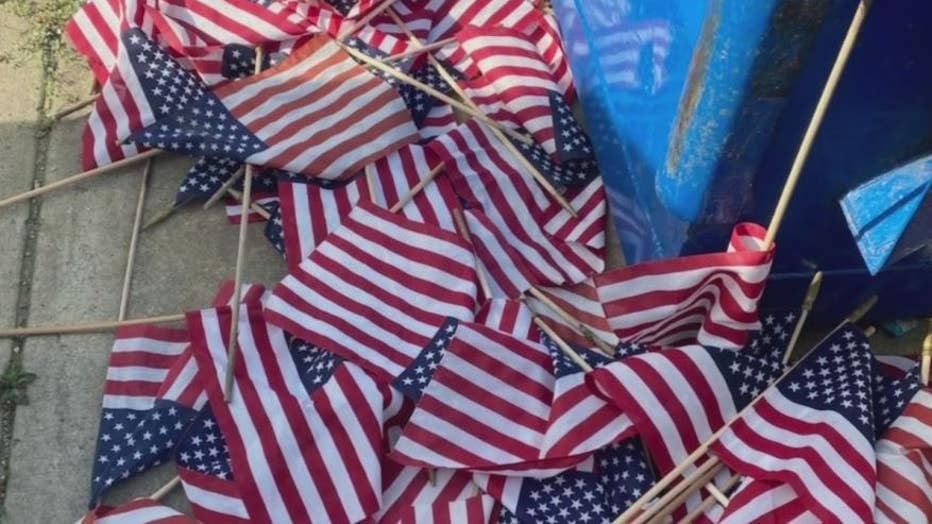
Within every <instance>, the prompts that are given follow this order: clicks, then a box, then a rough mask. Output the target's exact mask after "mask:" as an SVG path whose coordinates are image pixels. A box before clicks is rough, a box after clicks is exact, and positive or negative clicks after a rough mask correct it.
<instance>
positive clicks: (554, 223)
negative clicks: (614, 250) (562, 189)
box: [542, 176, 608, 256]
mask: <svg viewBox="0 0 932 524" xmlns="http://www.w3.org/2000/svg"><path fill="white" fill-rule="evenodd" d="M563 196H564V197H566V199H567V201H569V203H570V206H571V207H572V208H573V209H574V210H575V211H576V217H573V215H571V214H570V213H569V212H568V211H567V210H565V209H563V207H561V206H560V205H559V204H557V203H553V204H551V205H550V207H549V208H546V209H545V210H544V213H543V216H542V224H543V229H544V231H546V232H547V233H550V234H551V235H553V236H554V237H557V238H565V239H566V240H567V241H568V242H579V243H581V244H584V245H585V246H587V247H589V248H591V249H592V250H593V251H594V252H595V253H597V254H601V253H604V251H603V250H604V249H605V231H606V228H607V227H608V213H607V211H608V206H607V202H606V199H605V184H604V183H603V182H602V177H601V176H598V177H595V178H593V179H592V181H590V182H589V183H587V184H586V185H584V186H582V187H573V188H568V189H567V191H566V193H564V195H563ZM603 256H604V255H603Z"/></svg>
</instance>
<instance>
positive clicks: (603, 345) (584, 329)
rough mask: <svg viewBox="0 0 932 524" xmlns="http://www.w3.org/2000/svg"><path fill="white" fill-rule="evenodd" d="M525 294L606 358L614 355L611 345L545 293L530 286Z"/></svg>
mask: <svg viewBox="0 0 932 524" xmlns="http://www.w3.org/2000/svg"><path fill="white" fill-rule="evenodd" d="M527 292H528V293H529V294H530V295H531V296H532V297H534V298H536V299H537V300H539V301H541V302H542V303H543V304H544V305H545V306H547V307H548V308H550V309H551V310H553V312H554V313H556V314H557V315H559V316H560V318H562V319H563V320H565V321H566V322H568V323H569V324H570V326H572V327H573V328H574V331H576V332H577V333H579V334H580V335H582V336H584V337H586V339H587V340H589V341H591V342H592V343H593V344H595V345H596V347H598V348H599V350H601V351H602V353H605V355H606V356H613V355H614V354H615V348H614V347H612V345H611V344H609V343H608V342H606V341H604V340H602V339H601V338H599V337H598V336H597V335H596V334H595V333H594V332H593V331H592V329H590V328H589V326H587V325H586V324H584V323H582V322H581V321H579V320H576V319H575V318H573V316H572V315H570V314H569V313H568V312H567V311H566V310H565V309H563V308H562V307H560V305H559V304H557V303H556V302H554V301H553V299H551V298H550V297H548V296H547V294H546V293H544V292H543V291H541V290H539V289H537V288H536V287H534V286H531V288H530V289H528V290H527Z"/></svg>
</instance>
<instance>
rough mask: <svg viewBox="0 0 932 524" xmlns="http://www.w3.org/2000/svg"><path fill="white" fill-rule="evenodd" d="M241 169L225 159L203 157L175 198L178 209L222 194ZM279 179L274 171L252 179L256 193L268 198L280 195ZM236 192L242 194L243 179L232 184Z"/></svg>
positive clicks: (193, 167) (262, 173) (179, 188)
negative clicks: (272, 195)
mask: <svg viewBox="0 0 932 524" xmlns="http://www.w3.org/2000/svg"><path fill="white" fill-rule="evenodd" d="M241 166H242V164H241V163H240V162H237V161H236V160H230V159H226V158H209V157H201V158H199V159H198V160H197V162H195V163H194V165H193V166H191V169H190V170H188V174H187V176H185V178H184V180H183V181H182V182H181V185H180V186H179V187H178V192H177V193H176V194H175V205H176V206H179V205H183V204H186V203H188V202H192V201H195V200H207V199H208V198H210V197H211V196H212V195H213V194H214V193H216V192H217V191H219V190H220V188H221V187H222V186H223V184H225V183H226V182H227V181H228V180H229V179H230V177H231V176H233V175H234V174H235V173H236V172H237V171H238V170H239V169H240V167H241ZM277 182H278V175H277V172H276V171H274V170H266V171H262V172H261V173H259V174H258V175H255V176H253V179H252V187H253V191H255V192H262V193H264V194H267V195H271V194H275V193H277V192H278V184H277ZM233 189H236V190H239V191H242V190H243V178H242V177H240V178H239V180H237V181H236V183H235V184H233Z"/></svg>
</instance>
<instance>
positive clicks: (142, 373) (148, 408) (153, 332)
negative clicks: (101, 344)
mask: <svg viewBox="0 0 932 524" xmlns="http://www.w3.org/2000/svg"><path fill="white" fill-rule="evenodd" d="M187 346H188V334H187V332H185V331H183V330H177V329H165V328H159V327H155V326H134V327H125V328H120V329H118V330H117V332H116V340H115V341H114V343H113V350H112V352H111V354H110V363H109V365H108V367H107V380H106V383H105V384H104V396H103V402H102V405H103V406H102V407H103V412H102V414H101V419H100V429H99V430H98V434H97V450H96V451H95V453H94V466H93V468H92V472H91V498H90V507H92V508H93V507H94V506H95V505H97V503H98V502H99V501H100V499H101V497H102V496H103V494H104V493H105V492H107V490H109V489H110V488H111V487H113V486H114V485H115V484H116V483H118V482H120V481H122V480H124V479H127V478H129V477H130V476H132V475H134V474H136V473H140V472H143V471H145V470H147V469H149V468H151V467H153V466H157V465H159V464H161V463H162V462H164V461H166V460H167V459H168V458H169V457H170V456H171V452H172V450H173V449H174V447H175V445H176V444H177V438H178V436H179V434H180V432H181V431H182V430H183V429H184V428H185V427H187V424H188V423H189V422H190V421H191V420H192V419H193V418H194V415H195V411H194V410H192V409H188V408H186V407H184V406H181V405H178V404H176V403H174V402H167V403H163V402H157V399H158V394H159V391H160V389H161V388H162V386H163V384H164V382H165V380H166V377H168V376H169V372H170V370H171V369H172V368H173V367H174V366H175V365H176V363H177V362H178V359H179V356H181V355H182V353H183V351H184V349H185V348H186V347H187Z"/></svg>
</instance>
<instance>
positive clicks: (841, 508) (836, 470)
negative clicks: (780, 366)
mask: <svg viewBox="0 0 932 524" xmlns="http://www.w3.org/2000/svg"><path fill="white" fill-rule="evenodd" d="M872 368H873V355H872V354H871V352H870V345H869V344H868V343H867V339H866V338H865V337H864V334H863V333H861V332H860V331H859V330H857V329H856V328H854V327H852V326H850V325H845V326H843V327H842V328H840V329H838V330H836V331H835V332H834V333H833V334H832V335H831V336H830V337H828V338H827V339H826V340H825V341H824V342H822V343H821V344H820V345H819V346H817V347H816V348H815V349H813V350H812V352H810V354H809V355H807V356H806V357H805V358H804V359H803V360H801V361H800V362H799V363H798V364H797V365H796V367H795V368H794V369H793V370H792V371H790V373H789V374H788V375H787V376H785V377H784V378H783V379H782V380H780V382H779V383H777V384H776V386H775V387H773V388H770V389H769V390H767V392H766V393H764V395H763V396H762V397H761V398H760V399H759V400H758V401H756V402H755V404H754V405H753V406H751V407H750V408H749V409H748V411H746V412H745V413H744V414H742V416H741V417H739V418H738V419H737V420H735V421H734V422H733V423H732V424H731V425H730V426H729V427H728V428H727V429H726V430H725V432H724V433H723V435H722V437H721V438H720V439H719V440H717V441H715V442H713V443H712V447H711V450H712V452H714V453H715V454H717V455H718V456H719V457H720V458H721V460H722V461H723V462H725V463H726V464H727V465H728V466H730V467H731V468H732V469H734V470H735V471H737V472H739V473H741V474H743V475H746V476H750V477H752V478H756V479H765V480H775V481H782V482H786V483H788V484H789V485H790V486H792V488H793V489H794V491H795V492H796V493H797V495H798V496H799V497H800V500H801V502H802V503H803V504H804V505H805V506H806V507H807V509H808V510H809V511H811V512H812V513H813V514H815V515H816V516H817V517H818V518H819V519H822V520H823V521H827V522H867V521H870V520H871V519H872V518H873V511H874V484H875V477H876V475H875V465H874V461H875V453H874V441H875V437H874V411H873V408H872V404H873V401H872V378H873V377H872V375H873V371H872Z"/></svg>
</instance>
